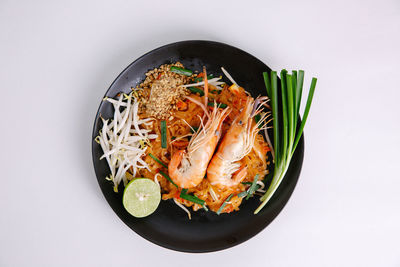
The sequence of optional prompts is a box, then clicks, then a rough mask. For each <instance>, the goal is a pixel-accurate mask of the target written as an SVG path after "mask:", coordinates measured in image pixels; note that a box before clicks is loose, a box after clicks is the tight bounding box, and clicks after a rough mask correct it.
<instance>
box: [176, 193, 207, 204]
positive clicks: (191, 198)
mask: <svg viewBox="0 0 400 267" xmlns="http://www.w3.org/2000/svg"><path fill="white" fill-rule="evenodd" d="M179 197H180V198H183V199H186V200H188V201H190V202H193V203H196V204H200V205H202V206H203V207H205V206H204V203H206V202H205V201H204V200H202V199H200V198H198V197H196V196H192V195H189V194H187V189H182V191H181V194H180V195H179Z"/></svg>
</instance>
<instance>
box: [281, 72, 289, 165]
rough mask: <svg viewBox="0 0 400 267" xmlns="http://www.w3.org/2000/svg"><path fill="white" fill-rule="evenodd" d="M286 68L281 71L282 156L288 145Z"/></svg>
mask: <svg viewBox="0 0 400 267" xmlns="http://www.w3.org/2000/svg"><path fill="white" fill-rule="evenodd" d="M286 73H287V71H286V70H282V71H281V92H282V121H283V140H282V148H281V149H282V150H281V153H282V156H283V155H285V151H286V149H287V145H288V132H289V125H288V110H287V91H286V90H287V89H286ZM282 160H283V161H285V158H284V157H282Z"/></svg>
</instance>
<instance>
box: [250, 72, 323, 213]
mask: <svg viewBox="0 0 400 267" xmlns="http://www.w3.org/2000/svg"><path fill="white" fill-rule="evenodd" d="M263 76H264V82H265V87H266V89H267V94H268V96H269V97H270V99H271V105H272V116H273V128H274V150H275V166H274V171H273V177H272V181H271V184H270V186H269V188H268V190H267V192H266V193H265V194H264V195H263V196H262V197H261V198H260V200H261V201H262V203H261V204H260V206H259V207H258V208H257V209H256V210H255V211H254V213H255V214H257V213H258V212H259V211H260V210H261V209H262V208H263V207H264V206H265V205H266V204H267V202H268V201H269V200H270V199H271V197H272V196H273V194H274V193H275V191H276V190H277V189H278V187H279V185H280V184H281V182H282V180H283V178H284V176H285V174H286V172H287V170H288V168H289V164H290V161H291V159H292V157H293V154H294V152H295V150H296V147H297V144H298V143H299V140H300V138H301V136H302V134H303V130H304V125H305V124H306V121H307V117H308V114H309V112H310V107H311V102H312V99H313V96H314V91H315V86H316V84H317V79H316V78H312V81H311V86H310V91H309V93H308V98H307V102H306V107H305V109H304V114H303V120H302V122H301V125H300V127H297V118H298V117H299V111H300V103H301V96H302V91H303V82H304V71H302V70H300V71H298V72H297V71H292V74H288V73H287V71H286V70H282V71H281V88H280V90H281V94H282V99H281V100H280V102H281V103H280V104H279V99H278V82H277V73H276V71H271V72H270V74H268V73H267V72H264V73H263ZM280 105H281V107H282V118H281V117H280V116H279V114H278V110H279V106H280ZM280 125H281V126H282V127H283V131H282V133H283V136H282V137H281V136H280V135H279V126H280Z"/></svg>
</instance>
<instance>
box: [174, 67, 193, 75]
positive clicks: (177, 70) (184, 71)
mask: <svg viewBox="0 0 400 267" xmlns="http://www.w3.org/2000/svg"><path fill="white" fill-rule="evenodd" d="M169 70H170V71H172V72H175V73H178V74H181V75H185V76H192V74H193V71H191V70H188V69H183V68H179V67H175V66H172V67H171V68H170V69H169Z"/></svg>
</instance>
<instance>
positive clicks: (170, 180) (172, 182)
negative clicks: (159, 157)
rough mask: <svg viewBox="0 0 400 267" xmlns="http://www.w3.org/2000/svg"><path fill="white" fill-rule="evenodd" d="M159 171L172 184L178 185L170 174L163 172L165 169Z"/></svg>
mask: <svg viewBox="0 0 400 267" xmlns="http://www.w3.org/2000/svg"><path fill="white" fill-rule="evenodd" d="M159 173H160V174H161V175H162V176H164V177H165V178H167V180H168V181H169V182H170V183H171V184H173V185H174V186H175V187H178V185H177V184H176V183H174V181H172V179H171V178H170V177H169V176H168V174H166V173H165V172H163V171H159Z"/></svg>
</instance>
